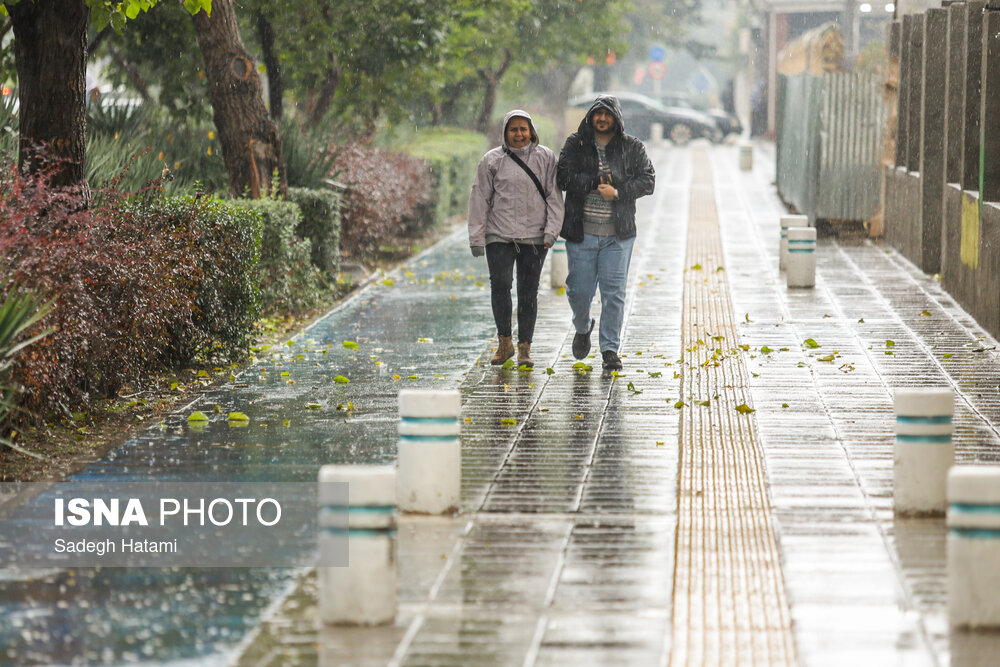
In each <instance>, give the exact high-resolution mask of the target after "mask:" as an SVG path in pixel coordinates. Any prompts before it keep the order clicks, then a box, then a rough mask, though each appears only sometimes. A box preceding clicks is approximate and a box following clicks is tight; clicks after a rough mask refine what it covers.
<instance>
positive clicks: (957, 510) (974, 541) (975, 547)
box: [948, 465, 1000, 628]
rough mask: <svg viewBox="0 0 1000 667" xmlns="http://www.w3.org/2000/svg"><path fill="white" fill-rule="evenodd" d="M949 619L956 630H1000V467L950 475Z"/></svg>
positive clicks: (956, 470) (960, 469)
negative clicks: (990, 628) (957, 627)
mask: <svg viewBox="0 0 1000 667" xmlns="http://www.w3.org/2000/svg"><path fill="white" fill-rule="evenodd" d="M948 503H949V506H948V616H949V619H950V621H951V624H952V625H953V626H962V627H977V628H985V627H992V628H998V627H1000V594H998V593H997V592H998V591H1000V466H998V465H975V466H968V465H963V466H954V467H953V468H952V469H951V472H950V473H949V474H948Z"/></svg>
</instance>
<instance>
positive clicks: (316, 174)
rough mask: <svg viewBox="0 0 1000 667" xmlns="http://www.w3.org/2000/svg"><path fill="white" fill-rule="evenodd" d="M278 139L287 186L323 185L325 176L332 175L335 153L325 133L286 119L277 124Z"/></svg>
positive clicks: (321, 186) (313, 187)
mask: <svg viewBox="0 0 1000 667" xmlns="http://www.w3.org/2000/svg"><path fill="white" fill-rule="evenodd" d="M281 142H282V150H283V151H284V156H285V173H286V174H287V175H288V185H289V187H293V188H312V189H318V188H324V187H326V186H327V180H328V179H330V178H336V173H335V171H334V164H335V163H336V161H337V152H336V150H334V148H333V139H332V137H330V136H329V133H328V132H325V131H323V130H308V129H305V128H303V127H302V126H301V125H300V124H299V123H298V121H286V122H284V123H282V124H281Z"/></svg>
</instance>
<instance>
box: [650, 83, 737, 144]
mask: <svg viewBox="0 0 1000 667" xmlns="http://www.w3.org/2000/svg"><path fill="white" fill-rule="evenodd" d="M660 102H661V103H662V104H663V106H665V107H667V108H668V109H693V110H695V111H700V112H701V113H703V114H705V115H706V116H708V117H709V118H711V119H712V120H713V121H714V122H715V125H716V127H718V128H719V132H721V133H722V137H721V138H722V139H724V138H725V137H727V136H729V135H730V134H741V133H742V132H743V123H741V122H740V119H739V117H737V116H736V114H731V113H729V112H727V111H724V110H722V109H699V108H697V107H695V105H694V104H693V103H692V102H691V98H689V97H688V96H687V94H686V93H667V94H665V95H662V96H660Z"/></svg>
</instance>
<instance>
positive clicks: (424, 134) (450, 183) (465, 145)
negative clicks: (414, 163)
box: [403, 127, 487, 224]
mask: <svg viewBox="0 0 1000 667" xmlns="http://www.w3.org/2000/svg"><path fill="white" fill-rule="evenodd" d="M403 148H404V150H405V151H406V153H408V154H409V155H412V156H414V157H419V158H422V159H424V160H426V161H427V165H428V167H429V169H430V176H431V184H432V187H433V188H434V192H435V194H436V205H435V209H434V220H435V222H437V223H438V224H440V223H443V222H444V221H445V220H447V219H448V218H449V217H451V216H453V215H459V214H464V213H465V212H466V211H467V210H468V206H469V188H471V187H472V181H473V179H474V178H475V177H476V167H477V166H478V165H479V160H480V159H482V157H483V153H485V152H486V148H487V145H486V138H485V137H484V136H483V135H481V134H478V133H476V132H470V131H468V130H460V129H455V128H447V127H442V128H436V129H429V130H421V131H420V132H418V133H417V134H416V136H415V137H414V138H413V139H411V140H410V141H409V142H408V143H407V144H406V145H405V146H404V147H403Z"/></svg>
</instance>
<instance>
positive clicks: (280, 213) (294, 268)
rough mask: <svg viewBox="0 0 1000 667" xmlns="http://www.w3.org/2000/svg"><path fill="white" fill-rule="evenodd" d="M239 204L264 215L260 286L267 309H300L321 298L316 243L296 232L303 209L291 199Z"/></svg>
mask: <svg viewBox="0 0 1000 667" xmlns="http://www.w3.org/2000/svg"><path fill="white" fill-rule="evenodd" d="M234 202H235V203H237V205H239V206H242V207H244V208H246V209H248V210H251V211H255V212H257V213H258V214H259V215H260V216H261V222H262V225H263V227H262V234H261V245H260V272H259V279H260V289H261V299H262V308H263V311H264V312H265V313H276V312H280V311H284V312H292V313H299V312H302V311H304V310H307V309H308V308H311V307H312V306H314V305H316V303H317V302H318V301H319V298H320V296H321V294H322V293H323V291H324V284H323V276H322V273H321V272H320V270H319V269H318V268H316V267H315V266H313V264H312V259H311V255H312V244H311V243H310V241H309V239H304V238H301V237H299V236H297V235H296V230H298V228H299V225H300V224H301V223H302V212H301V211H300V210H299V207H298V206H297V205H296V204H295V203H294V202H290V201H281V200H278V199H271V198H267V197H265V198H262V199H237V200H234Z"/></svg>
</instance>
